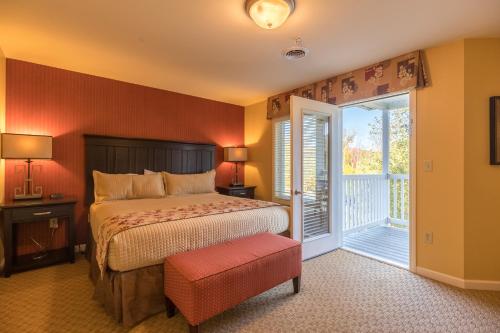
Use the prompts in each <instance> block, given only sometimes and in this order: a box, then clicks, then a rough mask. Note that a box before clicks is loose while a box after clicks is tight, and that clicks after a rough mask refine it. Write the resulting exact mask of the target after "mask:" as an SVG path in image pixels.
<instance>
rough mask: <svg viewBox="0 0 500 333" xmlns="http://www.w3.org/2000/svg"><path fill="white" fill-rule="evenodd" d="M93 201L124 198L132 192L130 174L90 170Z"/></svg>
mask: <svg viewBox="0 0 500 333" xmlns="http://www.w3.org/2000/svg"><path fill="white" fill-rule="evenodd" d="M92 175H93V177H94V198H95V202H101V201H109V200H124V199H127V198H128V197H129V196H130V195H131V194H132V177H133V176H134V175H132V174H109V173H103V172H99V171H96V170H94V171H92Z"/></svg>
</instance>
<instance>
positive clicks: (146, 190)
mask: <svg viewBox="0 0 500 333" xmlns="http://www.w3.org/2000/svg"><path fill="white" fill-rule="evenodd" d="M164 196H165V187H164V185H163V178H162V176H161V174H159V173H154V174H147V175H135V176H133V177H132V195H131V197H130V198H133V199H140V198H161V197H164Z"/></svg>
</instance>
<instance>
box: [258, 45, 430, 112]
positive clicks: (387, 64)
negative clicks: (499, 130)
mask: <svg viewBox="0 0 500 333" xmlns="http://www.w3.org/2000/svg"><path fill="white" fill-rule="evenodd" d="M427 85H428V79H427V74H426V70H425V65H424V61H423V53H422V51H415V52H412V53H408V54H405V55H402V56H399V57H396V58H393V59H390V60H386V61H382V62H379V63H377V64H374V65H371V66H368V67H364V68H361V69H358V70H355V71H353V72H349V73H346V74H342V75H337V76H334V77H332V78H329V79H326V80H323V81H320V82H316V83H313V84H310V85H307V86H305V87H301V88H298V89H294V90H292V91H288V92H285V93H281V94H279V95H276V96H272V97H269V98H268V100H267V119H272V118H275V117H281V116H286V115H288V114H290V96H292V95H294V96H301V97H305V98H309V99H315V100H318V101H322V102H325V103H330V104H336V105H340V104H345V103H348V102H353V101H357V100H364V99H368V98H371V97H376V96H380V95H385V94H391V93H396V92H398V91H404V90H408V89H411V88H420V87H425V86H427Z"/></svg>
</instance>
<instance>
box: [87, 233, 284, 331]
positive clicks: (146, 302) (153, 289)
mask: <svg viewBox="0 0 500 333" xmlns="http://www.w3.org/2000/svg"><path fill="white" fill-rule="evenodd" d="M280 235H281V236H285V237H289V233H288V231H285V232H283V233H281V234H280ZM89 238H90V239H89V242H88V243H89V244H87V249H90V253H89V256H88V259H89V260H90V271H89V276H90V279H91V280H92V282H93V283H94V285H95V289H94V299H95V300H97V301H98V302H100V303H101V304H102V305H103V306H104V309H105V310H106V312H107V313H108V314H109V315H111V316H112V317H113V318H114V319H115V320H116V321H117V322H118V323H122V324H123V326H125V327H132V326H134V325H136V324H138V323H140V322H141V321H143V320H144V319H146V318H148V317H150V316H152V315H155V314H157V313H160V312H162V311H165V298H164V295H163V264H159V265H154V266H148V267H143V268H137V269H134V270H131V271H128V272H117V271H112V270H110V269H107V270H106V271H105V272H104V276H103V278H102V279H101V278H100V271H99V267H98V265H97V260H96V256H95V253H96V242H95V241H94V239H93V238H92V236H90V237H89Z"/></svg>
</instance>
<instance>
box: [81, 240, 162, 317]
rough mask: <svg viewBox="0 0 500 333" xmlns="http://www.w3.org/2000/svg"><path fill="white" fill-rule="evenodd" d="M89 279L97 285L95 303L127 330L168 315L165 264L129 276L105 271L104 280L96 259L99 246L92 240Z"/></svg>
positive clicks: (139, 270) (140, 270) (134, 272)
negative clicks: (164, 285)
mask: <svg viewBox="0 0 500 333" xmlns="http://www.w3.org/2000/svg"><path fill="white" fill-rule="evenodd" d="M91 243H92V244H91V247H90V248H91V253H90V272H89V275H90V279H91V280H92V282H93V283H94V285H95V290H94V299H95V300H97V301H98V302H100V303H101V304H102V305H103V306H104V308H105V310H106V312H107V313H108V314H110V315H111V316H112V317H113V318H114V319H115V320H116V321H117V322H119V323H122V324H123V325H124V326H126V327H131V326H134V325H136V324H138V323H140V322H141V321H143V320H144V319H146V318H148V317H150V316H152V315H154V314H157V313H160V312H162V311H165V298H164V295H163V264H160V265H154V266H148V267H143V268H138V269H134V270H131V271H128V272H116V271H112V270H109V269H108V270H106V272H105V273H104V276H103V278H102V279H101V278H100V271H99V267H98V265H97V260H96V257H95V249H96V244H95V242H94V240H91Z"/></svg>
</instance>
